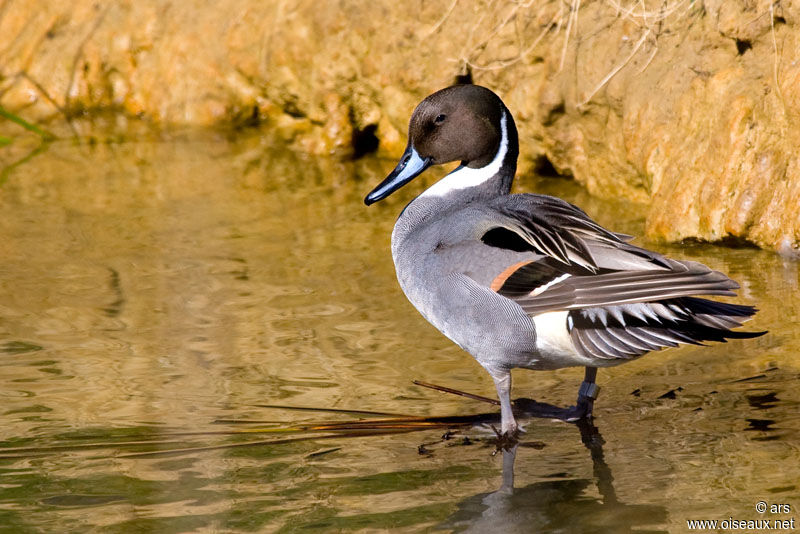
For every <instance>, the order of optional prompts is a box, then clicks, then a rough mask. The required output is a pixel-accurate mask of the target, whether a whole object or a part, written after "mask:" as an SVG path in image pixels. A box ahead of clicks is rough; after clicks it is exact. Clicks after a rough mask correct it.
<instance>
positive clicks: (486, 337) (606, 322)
mask: <svg viewBox="0 0 800 534" xmlns="http://www.w3.org/2000/svg"><path fill="white" fill-rule="evenodd" d="M517 156H518V141H517V130H516V126H515V125H514V119H513V117H512V116H511V114H510V112H509V111H508V109H507V108H506V107H505V105H504V104H503V102H502V101H501V100H500V99H499V98H498V97H497V95H495V94H494V93H492V92H491V91H489V90H488V89H486V88H483V87H479V86H475V85H462V86H453V87H449V88H446V89H443V90H441V91H438V92H436V93H434V94H432V95H431V96H429V97H428V98H426V99H425V100H423V101H422V102H421V103H420V104H419V106H417V108H416V109H415V110H414V113H413V114H412V117H411V120H410V123H409V142H408V146H407V147H406V151H405V153H404V154H403V157H402V158H401V161H400V163H398V165H397V167H396V168H395V169H394V171H392V173H391V174H390V175H389V176H388V177H387V178H386V179H385V180H384V181H383V182H382V183H381V184H379V185H378V186H377V187H376V188H375V189H374V190H373V191H372V192H371V193H370V194H369V195H368V196H367V198H366V200H365V201H366V203H367V204H371V203H373V202H377V201H378V200H380V199H382V198H385V197H386V196H388V195H389V194H391V193H392V192H393V191H395V190H396V189H398V188H400V187H402V186H403V185H404V184H406V183H408V182H409V181H410V180H412V179H413V178H414V177H415V176H417V175H419V174H420V173H422V172H423V171H424V170H425V169H426V168H427V167H428V166H430V165H433V164H440V163H446V162H448V161H454V160H457V161H461V165H460V166H459V167H458V168H457V169H456V170H454V171H453V172H451V173H450V174H448V175H447V176H446V177H445V178H443V179H442V180H440V181H439V182H437V183H436V184H434V185H433V186H431V187H430V188H429V189H428V190H426V191H425V192H424V193H422V194H421V195H419V196H418V197H417V198H415V199H414V200H413V201H412V202H410V203H409V204H408V205H407V206H406V208H405V209H404V210H403V212H402V213H401V214H400V217H399V218H398V220H397V223H396V224H395V227H394V231H393V233H392V257H393V259H394V262H395V268H396V271H397V278H398V281H399V283H400V286H401V288H402V289H403V292H404V293H405V294H406V296H407V297H408V299H409V300H410V301H411V302H412V304H414V306H415V307H416V308H417V309H418V310H419V311H420V313H422V315H423V316H424V317H425V318H426V319H427V320H428V321H430V322H431V323H432V324H433V325H434V326H436V327H437V328H438V329H439V330H440V331H441V332H442V333H444V334H445V335H446V336H447V337H448V338H450V339H451V340H452V341H454V342H455V343H456V344H458V345H459V346H460V347H462V348H463V349H464V350H466V351H467V352H469V353H470V354H472V355H473V356H474V357H475V359H476V360H477V361H478V362H479V363H480V364H481V365H482V366H483V367H484V368H485V369H486V370H487V371H488V372H489V374H490V375H491V376H492V378H493V379H494V381H495V384H496V386H497V391H498V396H499V398H500V403H501V416H502V431H503V432H504V433H508V434H513V433H514V432H516V430H517V424H516V421H515V419H514V415H513V413H512V410H511V402H510V387H511V378H510V377H511V375H510V370H511V369H513V368H517V367H520V368H527V369H557V368H560V367H568V366H585V367H586V368H587V375H586V376H587V378H586V380H585V381H584V385H583V386H582V387H581V391H582V392H587V391H588V392H589V393H585V394H584V393H582V394H581V395H579V399H578V405H577V406H576V408H575V409H574V410H573V411H571V412H570V413H571V414H573V415H575V416H576V417H581V416H587V415H590V414H591V408H592V402H593V400H594V397H595V396H596V389H593V387H594V384H593V381H594V375H595V371H594V369H595V368H597V367H607V366H612V365H618V364H621V363H624V362H627V361H630V360H632V359H635V358H638V357H640V356H642V355H644V354H646V353H647V352H651V351H655V350H660V349H662V348H666V347H675V346H678V345H679V344H685V343H689V344H702V343H703V342H704V341H723V342H724V341H725V340H726V339H729V338H747V337H755V336H757V335H761V334H762V332H736V331H732V330H731V329H733V328H736V327H739V326H741V325H742V323H743V322H744V321H746V320H747V319H749V318H750V317H751V316H752V315H753V314H754V313H755V311H756V310H755V308H753V307H751V306H743V305H738V304H728V303H722V302H717V301H712V300H707V299H703V298H698V295H725V296H731V295H735V293H734V290H735V289H737V288H738V287H739V286H738V284H737V283H736V282H734V281H733V280H731V279H730V278H728V277H727V276H726V275H724V274H723V273H720V272H718V271H713V270H711V269H709V268H708V267H706V266H705V265H702V264H700V263H697V262H691V261H680V260H673V259H670V258H666V257H664V256H662V255H660V254H658V253H656V252H653V251H650V250H646V249H643V248H641V247H637V246H636V245H633V244H631V243H629V241H630V240H631V237H630V236H627V235H624V234H619V233H615V232H612V231H610V230H607V229H605V228H603V227H602V226H600V225H599V224H597V223H596V222H595V221H593V220H592V219H591V218H590V217H589V216H588V215H586V213H584V212H583V210H581V209H580V208H578V207H576V206H573V205H572V204H569V203H567V202H565V201H563V200H561V199H558V198H555V197H551V196H546V195H535V194H515V195H512V194H510V188H511V182H512V180H513V177H514V173H515V170H516V161H517ZM584 386H586V387H584ZM592 392H594V393H592Z"/></svg>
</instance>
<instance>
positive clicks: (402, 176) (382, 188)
mask: <svg viewBox="0 0 800 534" xmlns="http://www.w3.org/2000/svg"><path fill="white" fill-rule="evenodd" d="M431 163H432V161H431V158H424V159H423V158H421V157H419V154H417V151H416V150H414V147H413V146H411V145H410V144H409V146H408V148H406V151H405V152H404V153H403V157H401V158H400V163H398V164H397V167H395V168H394V170H393V171H392V172H390V173H389V176H387V177H386V179H385V180H384V181H382V182H381V183H379V184H378V186H377V187H376V188H375V189H373V190H372V191H371V192H370V194H368V195H367V197H366V198H365V199H364V204H366V205H367V206H369V205H370V204H372V203H374V202H377V201H379V200H382V199H384V198H386V197H388V196H389V195H391V194H392V193H393V192H395V191H396V190H398V189H400V188H401V187H403V186H404V185H406V184H407V183H408V182H410V181H411V180H413V179H414V178H416V177H417V176H419V175H420V174H421V173H422V171H424V170H425V169H427V168H428V167H430V166H431Z"/></svg>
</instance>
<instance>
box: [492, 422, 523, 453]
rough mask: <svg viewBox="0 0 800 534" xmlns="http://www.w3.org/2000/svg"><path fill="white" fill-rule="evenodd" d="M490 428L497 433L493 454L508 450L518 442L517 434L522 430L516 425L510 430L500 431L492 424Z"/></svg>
mask: <svg viewBox="0 0 800 534" xmlns="http://www.w3.org/2000/svg"><path fill="white" fill-rule="evenodd" d="M491 428H492V430H494V433H495V434H496V435H497V443H496V444H495V447H496V448H495V451H494V454H497V453H498V452H500V451H510V450H512V449H514V448H515V447H516V446H517V445H518V444H519V436H520V434H522V431H521V430H520V429H519V427H517V428H516V429H514V430H513V431H511V432H500V431H499V430H497V428H496V427H495V426H494V425H491Z"/></svg>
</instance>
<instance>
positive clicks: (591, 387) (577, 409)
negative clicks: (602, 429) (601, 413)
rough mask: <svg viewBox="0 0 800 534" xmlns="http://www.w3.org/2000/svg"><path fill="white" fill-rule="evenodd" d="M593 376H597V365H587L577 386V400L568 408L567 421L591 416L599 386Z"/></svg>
mask: <svg viewBox="0 0 800 534" xmlns="http://www.w3.org/2000/svg"><path fill="white" fill-rule="evenodd" d="M595 378H597V367H587V368H586V371H585V372H584V375H583V382H581V387H580V388H578V400H577V402H576V403H575V406H573V407H571V408H569V409H568V416H567V418H566V420H567V421H576V420H578V419H583V418H586V419H588V418H590V417H591V416H592V408H594V401H595V399H597V395H598V394H599V393H600V386H598V385H597V384H595Z"/></svg>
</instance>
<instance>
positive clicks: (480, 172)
mask: <svg viewBox="0 0 800 534" xmlns="http://www.w3.org/2000/svg"><path fill="white" fill-rule="evenodd" d="M507 152H508V129H507V128H506V112H505V110H504V111H503V112H502V115H501V116H500V147H499V148H498V149H497V154H495V156H494V159H493V160H492V161H491V163H489V164H488V165H485V166H484V167H481V168H480V169H472V168H470V167H465V166H463V165H462V166H460V167H458V168H457V169H456V170H454V171H453V172H451V173H450V174H448V175H447V176H445V177H444V178H442V179H441V180H439V181H438V182H436V183H435V184H433V185H432V186H430V187H429V188H428V189H426V190H425V191H424V192H423V193H422V194H421V195H420V196H421V197H430V196H434V197H443V196H445V195H447V194H448V193H450V192H452V191H457V190H460V189H467V188H469V187H475V186H477V185H481V184H482V183H484V182H485V181H486V180H488V179H489V178H492V177H493V176H495V175H496V174H497V173H498V172H500V167H502V166H503V160H504V159H505V157H506V153H507Z"/></svg>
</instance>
